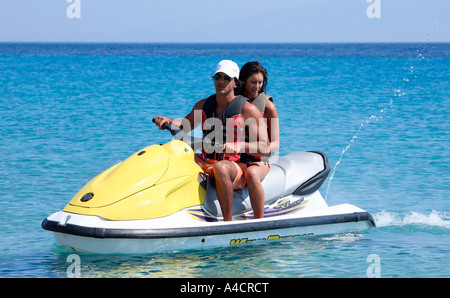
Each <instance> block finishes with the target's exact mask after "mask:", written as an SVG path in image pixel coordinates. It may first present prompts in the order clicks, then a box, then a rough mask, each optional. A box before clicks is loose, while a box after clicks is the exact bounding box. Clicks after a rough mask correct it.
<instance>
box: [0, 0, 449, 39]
mask: <svg viewBox="0 0 450 298" xmlns="http://www.w3.org/2000/svg"><path fill="white" fill-rule="evenodd" d="M0 42H183V43H184V42H200V43H202V42H219V43H220V42H238V43H241V42H252V43H253V42H281V43H285V42H287V43H298V42H450V0H258V1H255V0H224V1H213V0H158V1H154V0H0Z"/></svg>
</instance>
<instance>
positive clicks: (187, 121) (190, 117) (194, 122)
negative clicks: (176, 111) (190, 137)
mask: <svg viewBox="0 0 450 298" xmlns="http://www.w3.org/2000/svg"><path fill="white" fill-rule="evenodd" d="M205 101H206V98H204V99H200V100H199V101H197V102H196V103H195V105H194V107H193V108H192V110H191V111H190V112H189V114H187V115H186V116H185V117H184V118H183V119H175V120H174V119H171V118H169V117H163V116H158V117H156V121H155V124H156V125H157V126H158V127H159V129H163V128H162V125H163V124H164V123H169V124H172V125H175V126H178V127H180V128H182V129H183V131H184V132H185V133H188V132H190V131H191V130H193V129H194V128H195V127H197V126H198V125H199V124H201V121H202V119H201V112H202V108H203V104H204V103H205ZM195 111H197V113H196V112H195Z"/></svg>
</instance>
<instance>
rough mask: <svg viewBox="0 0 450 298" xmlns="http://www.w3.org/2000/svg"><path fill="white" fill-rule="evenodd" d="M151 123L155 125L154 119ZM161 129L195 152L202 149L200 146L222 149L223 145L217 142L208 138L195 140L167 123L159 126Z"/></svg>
mask: <svg viewBox="0 0 450 298" xmlns="http://www.w3.org/2000/svg"><path fill="white" fill-rule="evenodd" d="M152 122H153V123H155V122H156V118H153V119H152ZM161 127H162V128H164V129H167V130H168V131H169V132H170V133H171V134H172V136H173V137H174V139H177V140H182V141H184V142H185V143H186V144H188V145H189V146H191V148H192V149H193V150H194V151H195V150H197V149H202V148H203V147H202V146H205V145H206V146H209V147H214V148H216V149H222V148H223V144H221V143H219V142H214V141H211V140H209V139H208V138H204V139H202V138H196V137H193V136H190V135H188V134H187V133H185V132H184V131H183V130H182V129H181V128H179V127H178V126H175V125H172V124H169V123H167V122H166V123H164V124H163V125H161Z"/></svg>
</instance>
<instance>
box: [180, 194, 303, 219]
mask: <svg viewBox="0 0 450 298" xmlns="http://www.w3.org/2000/svg"><path fill="white" fill-rule="evenodd" d="M307 204H308V201H307V200H305V198H301V199H299V200H296V201H293V202H292V201H291V200H290V199H281V200H279V201H278V202H276V203H275V204H273V205H271V206H268V207H266V208H265V209H264V217H272V216H280V215H285V214H290V213H295V212H297V211H300V210H302V209H303V208H305V207H306V205H307ZM186 212H187V213H188V214H189V215H190V216H191V217H193V218H194V219H196V220H198V221H206V222H217V221H221V220H219V219H218V218H217V217H215V216H212V215H210V214H208V213H207V212H206V211H204V210H203V208H202V207H200V206H196V207H193V208H189V209H187V210H186ZM234 219H236V220H247V219H254V216H253V212H248V213H244V214H241V215H238V216H235V217H234Z"/></svg>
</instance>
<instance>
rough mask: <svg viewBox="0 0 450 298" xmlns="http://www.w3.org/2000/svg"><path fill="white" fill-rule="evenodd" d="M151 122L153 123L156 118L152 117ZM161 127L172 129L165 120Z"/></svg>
mask: <svg viewBox="0 0 450 298" xmlns="http://www.w3.org/2000/svg"><path fill="white" fill-rule="evenodd" d="M152 122H153V123H155V122H156V118H153V119H152ZM161 127H162V128H164V129H167V130H172V129H171V127H170V124H169V123H167V122H166V123H164V124H163V125H161Z"/></svg>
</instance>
